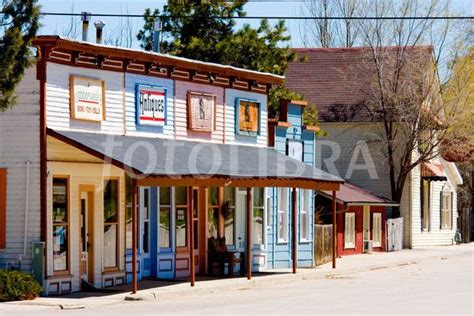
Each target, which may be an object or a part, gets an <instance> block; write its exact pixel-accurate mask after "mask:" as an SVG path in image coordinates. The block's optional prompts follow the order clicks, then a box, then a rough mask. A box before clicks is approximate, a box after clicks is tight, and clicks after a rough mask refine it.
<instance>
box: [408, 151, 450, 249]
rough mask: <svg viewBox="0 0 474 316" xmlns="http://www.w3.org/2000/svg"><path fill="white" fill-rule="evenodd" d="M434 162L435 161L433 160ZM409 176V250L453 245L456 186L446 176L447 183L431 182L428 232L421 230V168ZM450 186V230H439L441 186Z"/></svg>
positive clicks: (414, 157)
mask: <svg viewBox="0 0 474 316" xmlns="http://www.w3.org/2000/svg"><path fill="white" fill-rule="evenodd" d="M416 156H417V154H416V153H414V154H413V157H412V159H416ZM434 161H437V159H436V158H435V159H434ZM411 174H412V176H411V181H410V185H411V195H412V198H411V201H412V205H411V230H410V231H411V234H412V235H411V245H410V246H411V248H422V247H427V246H437V245H451V244H452V243H453V238H454V234H455V232H456V229H457V226H456V223H457V216H458V214H457V207H456V204H457V199H456V194H457V190H456V185H455V184H454V183H453V179H452V178H451V177H449V176H448V181H432V182H431V187H430V229H429V230H428V231H422V230H421V188H420V181H421V167H420V166H417V167H416V168H415V169H414V170H413V171H412V173H411ZM445 185H447V186H450V188H451V189H452V191H453V199H454V200H453V210H452V212H453V216H452V228H451V229H441V228H440V220H441V218H440V207H441V205H440V194H441V191H442V190H443V186H445Z"/></svg>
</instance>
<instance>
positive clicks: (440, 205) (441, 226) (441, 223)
mask: <svg viewBox="0 0 474 316" xmlns="http://www.w3.org/2000/svg"><path fill="white" fill-rule="evenodd" d="M443 204H444V199H443V191H441V192H439V229H441V228H443V220H444V217H443V209H444V205H443Z"/></svg>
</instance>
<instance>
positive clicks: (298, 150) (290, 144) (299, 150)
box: [286, 139, 304, 161]
mask: <svg viewBox="0 0 474 316" xmlns="http://www.w3.org/2000/svg"><path fill="white" fill-rule="evenodd" d="M303 147H304V146H303V142H302V141H299V140H293V139H287V140H286V155H287V156H288V157H291V158H294V159H298V160H299V161H303Z"/></svg>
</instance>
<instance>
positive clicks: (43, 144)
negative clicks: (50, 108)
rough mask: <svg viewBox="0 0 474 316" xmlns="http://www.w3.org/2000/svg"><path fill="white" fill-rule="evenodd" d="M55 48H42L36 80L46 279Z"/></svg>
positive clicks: (42, 235) (46, 271)
mask: <svg viewBox="0 0 474 316" xmlns="http://www.w3.org/2000/svg"><path fill="white" fill-rule="evenodd" d="M52 49H53V46H49V45H45V46H41V47H40V50H39V53H40V56H39V57H40V59H39V60H38V61H37V64H36V78H37V79H38V80H39V82H40V83H39V84H40V87H39V88H40V89H39V90H40V91H39V93H40V98H39V113H40V115H39V120H40V122H39V126H40V130H39V149H40V205H41V212H40V214H41V216H40V236H41V241H43V242H44V243H45V256H44V270H45V277H46V276H47V275H48V256H47V255H46V254H47V253H48V252H47V248H48V238H47V216H48V210H47V207H48V206H47V194H48V193H47V192H48V190H47V185H48V179H47V177H48V162H47V157H48V155H47V136H46V78H47V74H46V68H47V67H46V65H47V60H48V57H49V54H50V53H51V51H52Z"/></svg>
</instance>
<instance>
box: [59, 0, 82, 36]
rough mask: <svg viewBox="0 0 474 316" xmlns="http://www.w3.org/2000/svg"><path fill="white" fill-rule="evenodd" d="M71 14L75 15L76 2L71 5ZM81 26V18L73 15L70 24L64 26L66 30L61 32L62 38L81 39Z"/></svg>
mask: <svg viewBox="0 0 474 316" xmlns="http://www.w3.org/2000/svg"><path fill="white" fill-rule="evenodd" d="M70 12H71V13H74V1H72V3H71V11H70ZM79 25H80V18H79V17H78V16H74V15H71V16H70V18H69V22H68V23H67V24H66V25H65V26H64V28H63V29H62V31H61V33H60V34H61V36H64V37H67V38H73V39H76V38H78V37H79V34H80V30H79Z"/></svg>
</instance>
